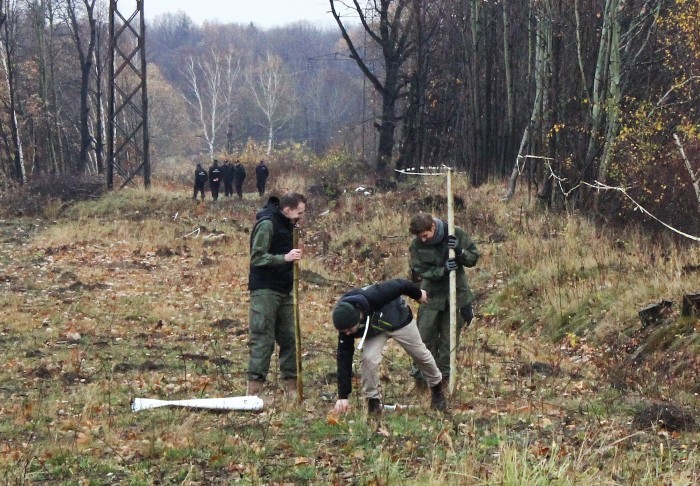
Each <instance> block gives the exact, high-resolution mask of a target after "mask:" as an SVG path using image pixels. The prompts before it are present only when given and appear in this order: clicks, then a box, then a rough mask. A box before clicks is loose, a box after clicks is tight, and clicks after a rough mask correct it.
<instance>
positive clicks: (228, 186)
mask: <svg viewBox="0 0 700 486" xmlns="http://www.w3.org/2000/svg"><path fill="white" fill-rule="evenodd" d="M221 171H222V172H223V178H224V195H225V196H226V197H229V196H233V166H232V165H231V161H230V160H226V161H225V162H224V165H223V166H222V167H221Z"/></svg>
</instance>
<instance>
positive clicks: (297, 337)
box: [292, 227, 304, 403]
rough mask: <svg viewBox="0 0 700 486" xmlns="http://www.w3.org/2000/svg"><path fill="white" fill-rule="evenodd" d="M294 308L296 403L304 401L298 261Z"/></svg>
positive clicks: (296, 230)
mask: <svg viewBox="0 0 700 486" xmlns="http://www.w3.org/2000/svg"><path fill="white" fill-rule="evenodd" d="M292 240H293V243H292V246H293V247H294V248H299V228H296V227H295V228H294V233H293V237H292ZM292 295H293V302H294V304H293V306H294V344H295V346H296V356H297V401H298V402H299V403H301V402H302V401H304V382H303V381H302V379H301V326H300V323H299V260H295V261H294V287H293V290H292Z"/></svg>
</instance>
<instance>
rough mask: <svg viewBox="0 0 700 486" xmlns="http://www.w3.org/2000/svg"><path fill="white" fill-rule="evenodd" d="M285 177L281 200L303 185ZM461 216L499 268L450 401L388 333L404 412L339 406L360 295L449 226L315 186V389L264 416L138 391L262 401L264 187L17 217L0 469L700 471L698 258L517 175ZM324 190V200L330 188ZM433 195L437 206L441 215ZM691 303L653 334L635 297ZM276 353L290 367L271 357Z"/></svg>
mask: <svg viewBox="0 0 700 486" xmlns="http://www.w3.org/2000/svg"><path fill="white" fill-rule="evenodd" d="M309 185H310V181H309V180H308V179H306V178H304V176H301V175H299V174H294V173H292V172H290V173H289V174H287V175H285V176H284V177H280V178H279V180H278V181H277V182H276V185H274V186H273V188H272V189H273V190H282V189H296V190H300V191H303V192H305V191H306V188H307V187H308V186H309ZM456 185H457V193H458V195H460V196H461V197H463V198H464V200H465V203H466V204H465V208H462V209H459V210H458V211H457V214H456V221H457V224H459V225H460V226H462V227H463V228H465V229H466V230H467V231H468V232H469V233H470V234H471V235H472V236H473V237H474V239H475V240H476V242H477V245H478V247H479V249H480V250H481V252H482V254H483V257H482V259H481V261H480V262H479V264H478V266H477V267H476V268H474V269H470V270H469V271H468V276H469V278H470V282H471V284H472V287H473V289H474V290H475V293H476V294H477V303H476V314H477V318H476V320H475V322H474V324H473V325H472V326H471V327H470V328H468V329H467V330H465V331H464V332H463V334H462V342H463V346H462V348H461V351H460V355H459V358H458V365H459V369H460V373H459V378H458V382H457V388H456V390H455V392H454V393H453V394H452V396H451V397H450V408H451V409H450V412H449V413H444V414H443V413H437V412H434V411H431V410H430V409H429V401H428V397H427V396H424V395H421V394H419V393H418V392H417V391H415V390H413V383H412V380H411V379H410V377H409V375H408V369H409V362H408V359H407V358H406V356H405V354H404V353H403V351H402V350H400V349H398V348H397V347H396V346H395V345H393V344H390V346H389V348H388V349H387V352H386V354H385V360H384V363H383V367H384V370H383V373H382V388H383V394H384V398H385V402H387V403H401V404H404V405H410V407H408V408H407V409H404V410H401V411H398V412H387V413H385V414H384V415H383V417H382V418H381V420H368V418H367V417H366V414H365V411H364V403H363V401H362V400H361V399H360V398H358V396H357V394H356V393H353V395H352V400H351V402H352V407H353V410H352V411H351V412H350V413H349V414H348V415H345V416H340V417H336V416H333V415H332V414H331V413H330V412H331V409H332V406H333V404H334V402H335V399H336V384H335V346H336V333H335V332H334V331H333V329H332V326H331V325H330V323H329V317H330V310H331V308H332V305H333V303H334V302H335V300H336V299H337V297H338V296H339V295H340V294H341V293H343V292H344V291H345V290H346V289H348V288H349V287H350V286H354V285H366V284H368V283H371V282H373V281H377V280H381V279H385V278H391V277H405V276H407V273H408V271H407V270H408V265H407V248H408V243H409V241H410V238H409V235H408V231H407V227H408V221H409V220H410V217H411V215H412V214H413V213H414V212H415V211H417V210H419V209H423V210H427V211H434V212H435V214H438V215H441V216H444V211H443V208H442V207H440V200H439V198H438V197H436V196H439V195H440V194H441V191H442V189H441V187H440V185H439V183H438V182H437V181H435V180H427V181H425V182H423V181H419V182H411V183H410V184H409V183H405V184H404V185H402V186H401V187H400V188H399V190H398V191H394V192H386V193H378V192H373V193H372V194H370V195H365V194H364V191H359V192H356V191H355V190H354V189H355V187H354V186H349V185H348V186H347V187H341V190H342V189H345V191H344V192H342V191H341V192H340V193H339V194H334V200H333V201H329V200H328V199H327V197H326V196H327V194H323V195H319V196H313V197H311V198H310V205H309V211H308V212H307V218H306V219H305V221H304V222H303V225H302V229H301V240H302V242H303V246H304V250H305V255H306V257H305V259H304V260H303V263H302V267H301V268H302V281H301V284H300V300H301V304H300V315H301V326H302V331H303V345H302V347H303V367H304V371H303V379H304V396H305V400H304V401H303V403H301V404H299V403H296V402H293V401H292V402H289V401H287V400H285V397H284V395H283V394H282V392H281V389H280V387H278V382H279V376H278V374H277V372H273V373H272V374H271V376H270V382H269V384H268V385H267V387H266V389H265V393H264V394H263V396H262V398H263V400H264V403H265V407H264V410H263V411H262V412H259V413H255V412H253V413H251V412H227V413H222V412H207V411H197V410H191V409H180V408H170V407H169V408H159V409H154V410H147V411H141V412H137V413H134V412H132V411H131V409H130V404H131V400H132V399H133V398H134V397H149V398H161V399H183V398H201V397H222V396H236V395H244V394H245V369H246V365H247V357H248V349H247V346H246V341H247V313H248V295H247V289H246V284H247V268H248V241H249V237H250V235H249V230H250V228H251V225H252V221H253V218H254V214H255V211H256V208H258V207H259V206H260V200H259V199H258V198H257V195H255V196H254V195H253V194H252V193H250V194H246V198H245V199H244V200H243V201H238V200H237V199H236V200H227V199H223V200H220V201H219V202H218V203H213V202H211V201H210V200H209V201H207V202H205V203H197V202H194V201H192V200H191V199H190V197H191V194H190V192H189V188H188V187H182V188H177V187H176V188H167V189H166V188H162V187H161V188H153V189H152V190H150V191H148V192H144V191H142V190H137V189H127V190H123V191H119V192H114V193H111V194H108V195H106V196H104V197H102V198H100V199H98V200H95V201H89V202H80V203H77V204H73V205H69V206H66V205H62V204H56V203H55V202H51V201H49V202H47V203H46V205H45V207H44V212H43V214H38V215H32V216H31V217H29V216H27V215H25V216H22V217H15V216H12V215H8V216H6V217H5V219H3V220H1V221H0V286H1V287H2V293H1V294H0V301H1V302H0V304H1V305H0V351H1V352H2V354H3V357H4V358H3V359H2V360H1V361H0V396H1V397H2V401H1V402H0V437H1V438H2V439H1V442H0V480H2V481H3V483H5V484H38V483H42V484H45V483H48V484H229V483H231V482H236V481H239V482H241V483H245V484H288V483H314V484H328V483H333V484H373V485H383V484H484V485H486V484H512V485H521V484H532V485H535V484H592V483H597V484H648V485H656V484H674V485H675V484H688V485H690V484H697V483H698V482H699V481H700V462H699V460H698V452H699V449H698V443H699V442H698V441H699V439H698V432H697V426H696V424H697V420H698V417H697V409H698V393H699V392H700V386H699V385H698V384H697V379H696V377H697V372H698V369H700V366H699V363H700V359H699V358H698V345H699V344H700V338H699V337H698V336H699V333H698V329H699V327H698V324H697V322H696V320H695V319H694V318H687V317H681V316H680V315H679V312H678V308H679V303H680V298H681V297H682V295H683V294H684V293H688V292H693V291H697V290H698V289H699V288H700V275H699V274H698V272H697V270H696V267H695V266H694V265H695V262H697V260H698V256H699V255H698V252H699V250H698V249H697V247H688V246H683V247H682V246H679V245H678V244H674V243H670V242H663V241H661V242H659V241H652V240H651V239H650V238H647V237H645V236H644V234H642V233H640V232H638V231H633V230H629V231H617V232H615V233H613V232H612V231H609V230H607V231H606V230H602V229H601V228H600V227H597V226H595V225H594V224H593V223H591V222H590V221H588V220H587V219H585V218H582V217H580V216H578V215H571V214H562V215H555V214H551V213H546V212H542V211H539V210H536V209H534V208H532V207H531V205H530V204H528V202H527V201H526V200H516V201H513V202H511V203H509V204H505V203H503V202H502V201H501V199H500V198H501V196H502V193H503V188H502V187H500V186H497V185H486V186H483V187H480V188H478V189H472V188H469V187H467V186H466V185H465V184H464V182H463V181H461V180H460V179H459V178H458V179H457V181H456ZM326 192H329V191H326ZM436 205H437V207H436ZM662 299H668V300H673V301H675V302H676V304H675V305H674V307H673V308H672V310H671V312H670V313H669V314H667V315H666V316H664V318H663V320H662V321H661V322H659V323H658V324H657V325H654V326H647V327H643V326H642V325H641V324H640V322H639V319H638V317H637V312H638V310H639V309H641V308H642V307H644V306H645V305H647V304H649V303H652V302H658V301H660V300H662ZM275 366H276V362H275V361H274V360H273V368H274V367H275Z"/></svg>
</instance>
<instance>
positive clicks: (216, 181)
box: [209, 159, 224, 201]
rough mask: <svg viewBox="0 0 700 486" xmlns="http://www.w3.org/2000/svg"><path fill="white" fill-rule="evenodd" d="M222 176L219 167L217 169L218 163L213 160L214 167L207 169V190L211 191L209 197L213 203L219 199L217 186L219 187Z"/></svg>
mask: <svg viewBox="0 0 700 486" xmlns="http://www.w3.org/2000/svg"><path fill="white" fill-rule="evenodd" d="M223 175H224V174H223V172H222V171H221V167H219V161H218V160H216V159H214V165H212V166H211V167H209V188H210V189H211V197H212V199H214V201H216V200H217V199H219V185H221V179H222V177H223Z"/></svg>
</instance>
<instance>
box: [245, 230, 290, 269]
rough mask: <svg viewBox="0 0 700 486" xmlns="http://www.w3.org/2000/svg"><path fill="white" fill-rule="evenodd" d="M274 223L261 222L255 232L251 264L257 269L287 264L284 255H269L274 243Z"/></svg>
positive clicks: (251, 250)
mask: <svg viewBox="0 0 700 486" xmlns="http://www.w3.org/2000/svg"><path fill="white" fill-rule="evenodd" d="M273 234H274V230H273V228H272V221H270V220H265V221H261V222H260V223H259V224H258V225H257V226H256V227H255V230H253V239H252V244H251V248H250V263H251V264H252V265H253V266H256V267H264V266H277V265H282V264H284V263H286V262H285V261H284V255H273V254H272V253H268V252H269V250H270V244H271V243H272V235H273Z"/></svg>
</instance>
